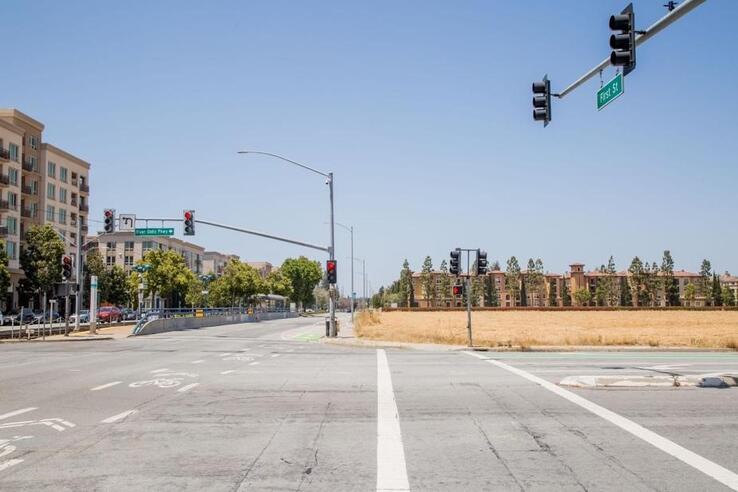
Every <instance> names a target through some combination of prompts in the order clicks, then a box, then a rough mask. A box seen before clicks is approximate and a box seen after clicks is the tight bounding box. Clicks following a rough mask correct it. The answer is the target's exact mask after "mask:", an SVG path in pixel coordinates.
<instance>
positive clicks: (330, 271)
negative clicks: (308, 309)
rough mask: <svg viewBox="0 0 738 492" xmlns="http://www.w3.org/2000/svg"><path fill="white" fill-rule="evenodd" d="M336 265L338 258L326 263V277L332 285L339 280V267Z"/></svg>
mask: <svg viewBox="0 0 738 492" xmlns="http://www.w3.org/2000/svg"><path fill="white" fill-rule="evenodd" d="M336 267H337V265H336V260H328V261H327V262H326V263H325V272H326V277H328V283H329V284H332V285H335V283H336V282H337V281H338V269H337V268H336Z"/></svg>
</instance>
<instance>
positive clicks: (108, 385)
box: [90, 381, 123, 391]
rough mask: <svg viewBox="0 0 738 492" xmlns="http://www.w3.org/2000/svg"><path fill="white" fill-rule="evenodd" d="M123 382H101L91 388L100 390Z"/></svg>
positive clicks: (91, 389)
mask: <svg viewBox="0 0 738 492" xmlns="http://www.w3.org/2000/svg"><path fill="white" fill-rule="evenodd" d="M122 382H123V381H113V382H112V383H107V384H101V385H100V386H95V387H94V388H90V391H100V390H103V389H105V388H110V387H111V386H115V385H116V384H120V383H122Z"/></svg>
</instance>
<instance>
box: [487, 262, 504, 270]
mask: <svg viewBox="0 0 738 492" xmlns="http://www.w3.org/2000/svg"><path fill="white" fill-rule="evenodd" d="M489 270H490V271H491V272H499V271H501V270H502V268H501V267H500V262H499V261H497V260H495V261H493V262H492V266H491V267H489Z"/></svg>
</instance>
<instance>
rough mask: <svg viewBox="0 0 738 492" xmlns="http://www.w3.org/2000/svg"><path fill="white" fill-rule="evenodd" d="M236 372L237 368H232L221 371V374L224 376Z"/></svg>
mask: <svg viewBox="0 0 738 492" xmlns="http://www.w3.org/2000/svg"><path fill="white" fill-rule="evenodd" d="M234 372H236V370H235V369H231V370H230V371H223V372H221V374H222V375H223V376H225V375H226V374H233V373H234Z"/></svg>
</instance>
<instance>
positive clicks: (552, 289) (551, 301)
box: [548, 278, 559, 307]
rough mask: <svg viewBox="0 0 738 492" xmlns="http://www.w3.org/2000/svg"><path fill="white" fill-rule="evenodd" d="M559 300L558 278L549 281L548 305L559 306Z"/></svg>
mask: <svg viewBox="0 0 738 492" xmlns="http://www.w3.org/2000/svg"><path fill="white" fill-rule="evenodd" d="M558 305H559V300H558V299H557V298H556V279H553V278H552V279H551V280H549V281H548V306H549V307H558Z"/></svg>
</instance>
